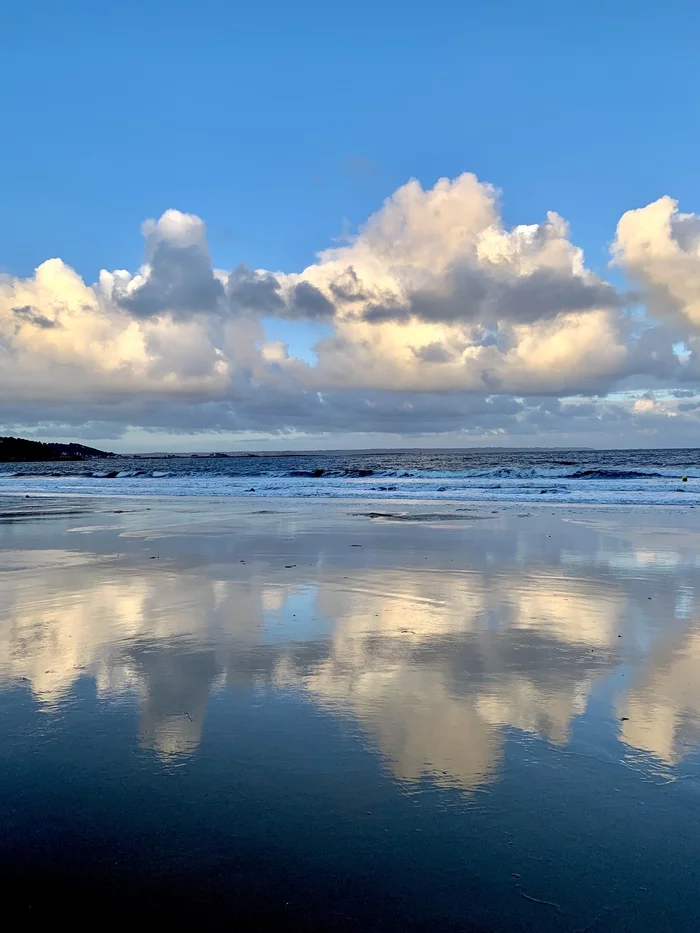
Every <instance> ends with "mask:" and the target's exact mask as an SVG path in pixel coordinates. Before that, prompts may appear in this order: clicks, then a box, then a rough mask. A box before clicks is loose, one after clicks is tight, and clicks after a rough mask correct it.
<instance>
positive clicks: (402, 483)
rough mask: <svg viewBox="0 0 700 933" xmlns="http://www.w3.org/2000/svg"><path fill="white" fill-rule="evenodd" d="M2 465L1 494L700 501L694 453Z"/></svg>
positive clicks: (418, 453)
mask: <svg viewBox="0 0 700 933" xmlns="http://www.w3.org/2000/svg"><path fill="white" fill-rule="evenodd" d="M0 467H1V468H0V494H26V495H85V496H110V495H115V496H123V495H126V496H226V497H228V496H233V497H254V498H266V497H280V498H304V499H318V498H322V499H323V498H327V499H378V500H383V499H386V500H413V501H441V500H444V501H453V500H465V501H473V502H503V503H515V504H517V503H523V502H548V501H552V502H562V503H570V504H572V505H585V504H600V505H676V506H677V505H695V504H696V503H698V502H700V449H698V448H689V449H672V450H561V449H557V450H505V449H498V450H497V449H489V450H390V451H357V452H355V451H331V452H323V451H320V452H313V453H285V454H275V455H270V454H251V455H245V456H241V455H234V456H221V455H219V456H213V457H212V456H206V457H205V456H202V455H200V456H192V457H187V456H162V457H160V456H158V457H148V458H146V457H113V458H109V459H103V460H89V461H73V462H52V463H12V464H2V465H0ZM684 478H685V479H684Z"/></svg>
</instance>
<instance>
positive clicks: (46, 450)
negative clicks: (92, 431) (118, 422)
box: [0, 437, 116, 463]
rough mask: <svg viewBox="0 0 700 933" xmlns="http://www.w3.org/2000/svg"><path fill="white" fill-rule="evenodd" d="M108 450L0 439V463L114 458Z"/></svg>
mask: <svg viewBox="0 0 700 933" xmlns="http://www.w3.org/2000/svg"><path fill="white" fill-rule="evenodd" d="M114 456H116V455H115V454H113V453H110V452H108V451H106V450H97V448H96V447H86V446H85V445H84V444H44V443H42V442H41V441H28V440H25V439H24V438H22V437H0V463H15V462H24V463H27V462H29V461H34V462H42V461H54V460H90V459H92V458H94V457H114Z"/></svg>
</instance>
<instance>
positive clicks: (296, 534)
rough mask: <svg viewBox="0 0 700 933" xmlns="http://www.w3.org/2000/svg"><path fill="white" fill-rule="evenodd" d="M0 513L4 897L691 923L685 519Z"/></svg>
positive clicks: (36, 909) (419, 512)
mask: <svg viewBox="0 0 700 933" xmlns="http://www.w3.org/2000/svg"><path fill="white" fill-rule="evenodd" d="M0 511H2V513H3V516H4V517H3V518H1V519H0V548H1V549H2V550H1V551H0V825H1V826H2V833H1V834H0V879H1V880H0V890H1V893H2V895H3V898H4V900H5V903H6V904H11V905H12V906H13V907H18V908H20V909H21V910H22V911H26V913H27V916H38V915H39V914H41V913H42V912H46V913H50V914H52V915H55V912H56V911H59V910H68V911H69V912H70V915H71V917H74V918H78V917H81V916H83V915H84V916H85V917H88V916H89V917H92V918H93V919H94V918H95V917H96V916H99V917H107V918H109V916H110V914H112V915H114V914H115V913H118V912H121V911H122V910H126V911H127V912H128V914H129V916H130V917H131V918H132V920H133V921H134V922H138V920H139V919H141V918H143V917H145V916H154V917H156V916H157V917H158V918H159V919H161V920H162V921H163V922H174V923H175V924H177V922H178V920H182V919H183V918H184V917H185V916H187V915H188V913H189V912H190V911H191V912H192V917H194V919H195V920H196V919H197V918H198V917H199V918H203V917H205V916H206V917H207V919H209V918H214V919H224V920H227V921H228V920H230V919H232V920H234V921H238V922H239V923H243V924H244V925H250V927H251V928H256V929H257V928H261V925H262V924H265V923H268V924H269V923H272V924H279V925H280V928H284V929H333V930H337V929H341V930H344V929H353V930H375V929H376V930H410V929H425V930H453V929H454V930H494V931H510V930H538V931H545V933H547V931H573V930H584V929H585V930H592V931H594V933H599V931H606V930H607V931H613V930H614V931H622V930H635V931H636V930H640V931H647V930H648V931H665V930H669V931H671V930H673V931H674V933H678V931H684V930H688V931H690V930H696V929H697V928H698V913H699V912H700V911H699V909H700V895H699V893H698V892H699V886H698V866H700V603H699V602H698V599H696V597H698V596H699V595H700V565H699V558H698V550H697V545H698V519H696V517H695V513H694V512H693V513H690V514H684V513H681V512H680V511H669V510H667V511H665V512H661V511H658V512H654V511H646V512H642V511H639V512H637V513H635V514H633V515H631V514H629V513H628V512H625V511H623V510H615V509H607V510H596V509H589V510H585V509H581V510H578V511H576V510H558V511H555V512H552V511H551V510H548V509H544V508H542V509H532V510H530V511H529V512H521V513H517V512H514V511H512V510H509V511H507V512H505V511H502V512H494V511H492V510H490V509H489V508H484V507H483V506H478V507H474V510H473V512H467V511H465V512H464V513H462V514H464V515H465V516H466V517H465V518H464V520H460V521H454V520H451V521H442V520H440V515H439V514H438V513H436V512H434V511H433V510H432V508H431V509H430V510H426V507H425V503H422V504H417V505H416V506H415V507H413V512H412V508H411V506H406V507H405V509H404V511H403V512H402V513H401V516H402V520H401V521H396V520H394V518H393V517H392V516H391V515H389V516H387V510H386V503H384V504H383V506H380V507H377V506H376V505H374V506H373V505H372V504H371V503H369V504H367V506H366V507H364V506H363V507H362V508H355V507H354V505H353V509H352V514H350V509H348V508H347V505H346V506H345V507H343V505H342V503H333V504H331V503H327V504H325V505H313V506H309V505H303V504H302V505H300V504H299V503H295V502H289V501H287V502H283V501H280V502H275V501H272V500H268V501H266V503H265V508H264V509H263V508H261V507H259V506H258V507H256V508H253V507H252V504H251V503H239V504H237V505H235V504H231V503H230V502H228V503H221V502H213V503H212V502H207V503H205V504H203V503H202V502H201V501H193V500H183V501H181V502H178V503H177V504H173V503H172V502H167V503H161V502H158V501H157V500H152V501H151V502H149V505H148V507H147V508H145V507H143V506H142V504H141V503H137V504H136V505H134V504H133V503H132V502H129V501H126V500H125V501H124V502H123V503H116V504H115V500H109V502H107V503H105V502H104V501H102V502H100V501H93V502H90V503H86V502H84V501H82V502H81V501H79V500H78V501H76V502H73V501H71V500H65V499H64V500H60V501H55V502H54V501H51V500H42V501H41V504H40V506H39V505H38V504H37V501H36V500H31V501H29V502H25V501H24V500H17V501H16V502H14V503H12V504H10V505H7V503H3V509H1V510H0ZM449 512H450V514H452V515H454V514H455V508H454V505H452V506H450V508H449ZM397 514H398V513H397ZM412 514H414V515H415V517H416V519H417V520H415V521H413V520H410V519H411V516H412ZM407 519H408V520H407ZM472 519H473V520H472ZM96 909H98V911H99V912H98V914H95V910H96ZM233 928H235V926H234V927H233ZM272 928H274V927H272Z"/></svg>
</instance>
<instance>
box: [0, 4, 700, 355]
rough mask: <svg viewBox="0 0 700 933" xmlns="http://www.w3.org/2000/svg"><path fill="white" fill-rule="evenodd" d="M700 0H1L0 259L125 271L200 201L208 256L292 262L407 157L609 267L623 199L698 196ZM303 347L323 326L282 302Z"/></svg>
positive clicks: (355, 219)
mask: <svg viewBox="0 0 700 933" xmlns="http://www.w3.org/2000/svg"><path fill="white" fill-rule="evenodd" d="M699 18H700V14H699V12H698V6H697V4H695V3H690V2H679V0H672V2H668V3H665V4H660V3H658V2H650V0H637V2H627V0H617V2H615V3H610V2H607V3H603V2H597V0H593V2H587V3H573V2H561V0H560V2H551V0H543V2H530V3H523V2H492V3H488V4H475V3H466V4H465V3H448V2H440V0H437V2H432V3H430V4H411V3H405V2H403V3H398V2H393V0H388V2H382V3H377V2H376V0H375V2H372V3H369V2H365V0H359V2H355V3H353V4H350V5H342V4H328V3H325V2H324V3H316V2H300V3H297V4H289V3H281V2H268V3H263V4H231V3H225V2H211V0H200V2H197V3H194V4H193V3H189V2H188V3H184V2H179V0H172V2H169V3H156V2H146V3H144V2H140V3H136V2H130V0H125V2H121V3H119V4H97V3H93V2H90V3H87V2H84V3H80V2H73V3H71V2H66V3H61V4H58V3H55V2H54V3H48V2H45V3H42V2H32V0H29V2H24V3H22V4H20V3H8V4H6V5H5V7H4V8H3V27H2V29H3V34H2V39H1V41H2V46H1V49H2V54H1V55H0V102H1V104H2V113H3V127H4V130H5V133H4V134H3V135H4V145H3V146H2V147H0V182H1V184H2V214H1V220H2V222H1V223H0V272H4V273H7V274H11V275H13V276H20V277H26V276H31V274H32V272H33V270H34V268H35V267H36V266H38V265H39V264H40V263H42V262H43V261H45V260H46V259H48V258H51V257H60V258H61V259H62V260H63V261H64V262H65V263H66V264H68V265H69V266H71V267H72V268H74V269H76V270H77V272H78V273H79V274H80V275H81V276H82V277H83V279H84V280H85V281H86V282H93V281H95V279H96V277H97V275H98V272H99V270H100V269H101V268H106V269H110V270H113V269H128V270H131V271H134V270H136V269H137V268H138V266H139V264H140V263H141V262H142V259H143V240H142V238H141V237H140V236H139V228H140V225H141V223H142V222H143V221H144V219H145V218H149V217H153V218H158V217H159V216H160V215H161V214H162V213H163V212H164V211H165V210H167V209H169V208H176V209H178V210H180V211H183V212H186V213H190V214H195V215H198V216H199V217H201V218H203V219H204V220H205V221H206V226H207V236H208V244H209V250H210V253H211V259H212V262H213V265H214V266H215V267H216V268H221V269H228V270H230V269H232V268H233V267H235V266H236V265H238V264H239V263H241V262H243V263H245V264H247V265H248V266H250V267H251V268H264V269H269V270H272V271H275V272H276V271H281V272H300V271H301V270H302V269H303V268H304V267H305V266H307V265H309V264H310V263H312V262H313V261H314V257H315V254H316V253H317V251H318V250H321V249H324V248H327V247H329V246H333V245H334V244H338V243H342V242H343V238H344V237H345V236H346V235H347V234H348V233H352V232H354V231H355V230H356V229H357V228H358V226H360V225H361V224H362V223H364V222H365V220H366V219H367V217H368V216H370V215H371V214H372V213H373V212H374V211H376V210H377V209H378V208H379V207H380V206H381V204H382V202H383V200H384V199H385V198H387V197H389V196H390V195H391V194H392V193H393V192H394V191H395V190H396V189H397V188H399V187H400V186H401V185H403V184H404V183H405V182H406V181H407V180H408V179H410V178H417V179H418V180H419V181H420V182H421V184H422V185H423V187H424V188H425V189H428V188H431V187H432V186H433V185H434V184H435V182H436V181H437V179H439V178H441V177H445V176H446V177H449V178H455V177H457V176H459V175H460V174H461V173H462V172H465V171H468V172H474V173H475V174H476V175H477V176H478V177H479V178H480V179H481V180H484V181H487V182H490V183H492V184H494V185H496V186H497V187H498V188H499V189H501V190H502V192H503V207H502V219H503V223H504V225H505V227H510V226H511V225H513V224H522V223H539V222H541V221H542V220H543V218H544V217H545V215H546V212H547V211H550V210H553V211H556V212H558V213H559V214H561V215H562V216H563V217H564V218H566V220H567V221H568V222H569V224H570V229H571V233H570V237H571V240H572V241H573V242H574V243H575V244H577V245H578V246H581V247H583V248H584V250H585V253H586V262H587V265H588V267H589V268H590V269H591V270H593V271H595V272H598V273H600V274H601V275H604V276H605V277H606V278H607V279H608V280H610V281H612V282H613V283H615V284H620V283H622V281H623V279H622V273H621V272H619V271H615V270H613V271H610V270H608V268H607V264H608V261H609V253H608V250H609V245H610V242H611V240H612V239H613V237H614V235H615V227H616V224H617V222H618V220H619V218H620V217H621V215H622V214H623V213H624V212H625V211H627V210H630V209H632V208H637V207H641V206H644V205H647V204H649V203H650V202H652V201H655V200H656V199H657V198H659V197H661V196H663V195H671V196H672V197H674V198H677V199H678V200H679V201H680V204H681V209H685V210H694V209H696V208H698V207H700V192H699V191H698V177H699V176H698V172H697V158H696V154H697V151H698V144H699V142H700V140H699V139H698V135H699V133H700V130H699V127H700V121H699V120H698V116H699V114H698V109H699V103H698V101H699V98H698V94H697V72H698V66H697V63H696V62H697V44H698V38H699V35H700V31H699V29H698V27H699V25H700V21H699ZM266 327H267V331H268V335H270V336H271V337H281V338H282V339H284V340H287V341H289V342H290V350H291V351H292V352H298V353H299V354H300V355H301V356H302V357H305V358H306V357H307V356H308V348H309V345H310V344H311V342H313V340H314V339H316V337H317V336H318V335H319V334H320V333H328V332H329V329H328V327H326V326H321V325H319V324H318V323H314V322H301V323H299V322H297V323H293V324H291V323H289V321H284V320H278V321H273V322H272V323H270V322H268V324H267V325H266Z"/></svg>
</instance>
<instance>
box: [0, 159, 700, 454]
mask: <svg viewBox="0 0 700 933" xmlns="http://www.w3.org/2000/svg"><path fill="white" fill-rule="evenodd" d="M142 232H143V234H144V237H145V251H144V262H143V265H142V266H141V268H140V269H139V270H138V271H137V272H136V273H134V274H132V273H130V272H127V271H125V270H116V271H112V272H109V271H103V272H101V273H100V276H99V279H98V281H97V282H96V283H95V284H93V285H90V284H87V283H85V282H84V281H83V280H82V279H81V277H80V276H79V275H78V274H77V273H76V272H75V271H74V270H73V269H71V268H69V267H68V266H66V265H65V264H64V263H63V262H62V261H61V260H60V259H49V260H47V261H46V262H44V263H42V264H41V265H40V266H39V267H38V268H37V269H36V271H35V274H34V275H33V276H30V277H28V278H15V277H12V276H8V275H4V276H0V393H1V394H0V420H1V421H2V422H4V424H5V425H6V426H7V425H20V426H21V425H28V426H31V425H36V426H37V428H38V429H40V430H43V429H44V428H42V427H41V426H47V425H51V424H54V425H59V424H62V425H75V429H76V431H75V433H78V434H79V433H80V427H81V425H82V426H84V429H85V431H86V432H90V431H91V430H92V428H91V427H90V426H91V425H96V424H100V425H107V424H111V425H117V426H121V427H125V426H129V425H130V426H136V427H142V428H147V429H150V428H153V429H162V430H167V431H178V430H185V431H190V432H193V431H201V430H214V431H233V432H236V431H262V432H266V433H278V432H285V431H290V430H294V431H303V432H307V433H311V434H314V433H316V434H318V433H332V432H339V431H340V432H348V431H353V432H355V433H358V432H359V433H363V432H377V431H379V432H382V433H383V434H386V435H410V434H431V435H434V434H435V433H438V432H448V433H451V434H453V435H455V436H458V435H459V436H475V437H482V438H485V437H491V436H494V435H495V434H498V435H499V436H501V437H517V436H523V435H527V434H532V433H533V432H534V431H535V430H544V431H547V432H549V433H550V434H551V436H555V433H556V432H559V433H560V434H561V436H570V435H571V433H572V431H573V432H574V433H575V432H579V433H580V434H581V436H582V437H583V436H584V435H585V434H586V432H588V434H591V435H597V436H600V435H601V432H603V433H604V432H605V431H606V430H613V429H612V428H611V427H610V425H611V424H614V423H619V424H620V425H621V424H623V423H624V424H625V425H626V428H625V430H627V431H628V432H630V435H631V436H632V435H633V433H634V431H635V430H637V428H639V429H641V430H644V431H647V432H649V434H650V436H651V435H658V436H659V437H661V436H662V435H663V436H665V433H664V432H666V431H667V430H669V429H668V428H667V424H668V423H669V422H670V421H673V422H674V428H673V430H680V428H681V426H682V425H688V424H692V425H695V424H696V422H695V419H696V417H697V409H696V408H695V407H694V406H693V403H691V402H689V401H688V400H687V399H686V400H685V401H683V396H682V395H679V394H676V395H674V394H673V393H674V392H676V393H678V392H683V391H687V392H691V393H692V392H694V389H693V388H692V386H693V384H694V383H695V382H696V381H697V380H698V378H699V377H700V370H699V368H698V362H697V348H698V341H699V340H700V332H699V329H700V218H697V217H696V216H695V215H690V214H680V213H679V212H678V207H677V204H676V202H674V201H672V200H671V199H670V198H662V199H660V200H659V201H657V202H655V203H654V204H650V205H648V206H647V207H643V208H641V209H639V210H635V211H629V212H628V213H626V214H625V215H624V216H623V217H622V218H621V220H620V223H619V225H618V230H617V236H616V239H615V242H614V245H613V254H614V256H613V259H614V262H615V263H616V264H617V265H619V266H621V267H622V268H623V269H624V270H625V272H626V274H627V276H628V278H629V279H630V282H631V285H632V288H633V291H621V290H620V289H617V288H615V287H614V286H613V285H612V284H611V283H610V282H608V281H606V280H605V279H604V278H602V277H601V276H600V275H598V274H596V273H594V272H593V271H591V270H590V269H589V268H588V267H587V266H586V263H585V258H584V255H583V252H582V250H581V249H580V248H579V247H577V246H576V245H575V244H574V243H572V241H571V239H570V236H569V229H568V226H567V224H566V222H565V221H564V220H563V219H562V218H561V217H559V216H558V215H557V214H555V213H551V212H550V213H549V214H547V216H546V217H545V218H544V220H542V221H541V222H540V223H535V224H527V225H518V226H515V227H512V228H508V227H506V226H505V225H504V223H503V221H502V218H501V214H500V206H499V197H498V192H497V191H496V190H495V189H494V188H493V187H492V186H490V185H488V184H484V183H482V182H480V181H479V180H478V179H477V178H476V177H475V176H473V175H470V174H464V175H461V176H460V177H458V178H456V179H453V180H449V179H441V180H440V181H438V182H437V183H436V185H435V186H434V187H433V188H430V189H427V190H426V189H423V188H422V187H421V186H420V184H419V183H418V182H417V181H411V182H409V183H408V184H406V185H404V186H402V187H401V188H399V189H398V190H397V191H396V192H395V193H394V194H393V195H392V196H391V197H390V198H388V199H387V200H386V201H385V202H384V204H383V205H382V206H381V208H380V209H379V211H377V213H376V214H374V215H373V216H372V217H370V218H369V220H368V221H367V223H366V224H365V225H364V226H363V227H362V228H361V229H360V230H359V232H358V233H357V235H355V236H354V237H352V238H350V239H349V240H348V241H347V242H346V243H344V244H342V245H340V246H336V247H333V248H331V249H327V250H325V251H323V252H321V253H320V254H319V255H318V257H317V260H316V262H314V263H313V264H312V265H310V266H308V267H307V268H306V269H304V270H302V271H301V272H280V271H276V272H274V271H270V270H264V269H250V268H248V267H247V266H245V265H243V264H238V265H236V266H235V267H234V268H233V271H231V272H222V271H219V270H216V269H214V268H213V267H212V262H211V257H210V253H209V249H208V245H207V238H206V228H205V225H204V222H203V221H202V220H201V219H200V218H198V217H196V216H194V215H191V214H184V213H180V212H179V211H176V210H169V211H166V212H165V213H164V214H163V216H162V217H161V218H160V219H158V220H149V221H146V223H145V224H144V225H143V228H142ZM275 318H279V319H285V320H287V321H289V322H291V324H289V325H287V326H292V327H293V326H294V322H298V321H306V322H315V323H318V322H322V323H323V324H324V325H325V328H326V330H327V331H328V335H327V336H324V337H323V338H322V339H320V340H319V341H318V343H317V344H316V346H315V348H314V349H315V358H314V361H313V363H312V362H309V361H308V360H307V359H302V358H298V357H296V356H295V355H294V354H293V353H291V352H290V350H289V348H288V347H287V346H286V344H285V343H284V342H283V341H280V340H279V339H278V335H276V334H275V332H274V331H275V325H274V319H275ZM271 321H272V322H273V323H270V322H271ZM680 344H682V346H683V352H682V353H681V352H679V351H678V346H679V345H680ZM688 386H691V388H688ZM682 387H685V388H682ZM620 388H636V390H637V396H636V401H635V400H634V399H632V398H629V399H627V400H624V399H622V400H620V399H617V400H613V399H611V398H607V397H606V396H607V395H608V394H609V393H610V392H613V391H615V390H616V389H620ZM646 389H654V390H655V391H657V393H658V392H659V391H660V390H662V389H663V390H664V391H666V395H665V396H663V397H661V396H659V397H658V398H657V397H654V398H653V399H649V398H646V399H644V398H642V397H641V396H642V395H643V392H644V390H646ZM567 397H575V399H576V402H575V404H573V405H572V404H567V403H561V402H557V400H558V399H561V398H567ZM547 398H548V399H551V400H553V401H555V402H556V405H547V404H546V403H545V402H544V401H543V399H547ZM584 399H588V400H589V401H588V402H585V403H584V401H583V400H584ZM614 430H616V431H617V428H615V429H614ZM91 436H94V435H91ZM105 436H106V435H105ZM616 441H617V442H619V433H618V434H614V435H613V434H611V435H610V437H609V439H608V442H613V443H614V442H616ZM602 442H603V443H605V441H602Z"/></svg>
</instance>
